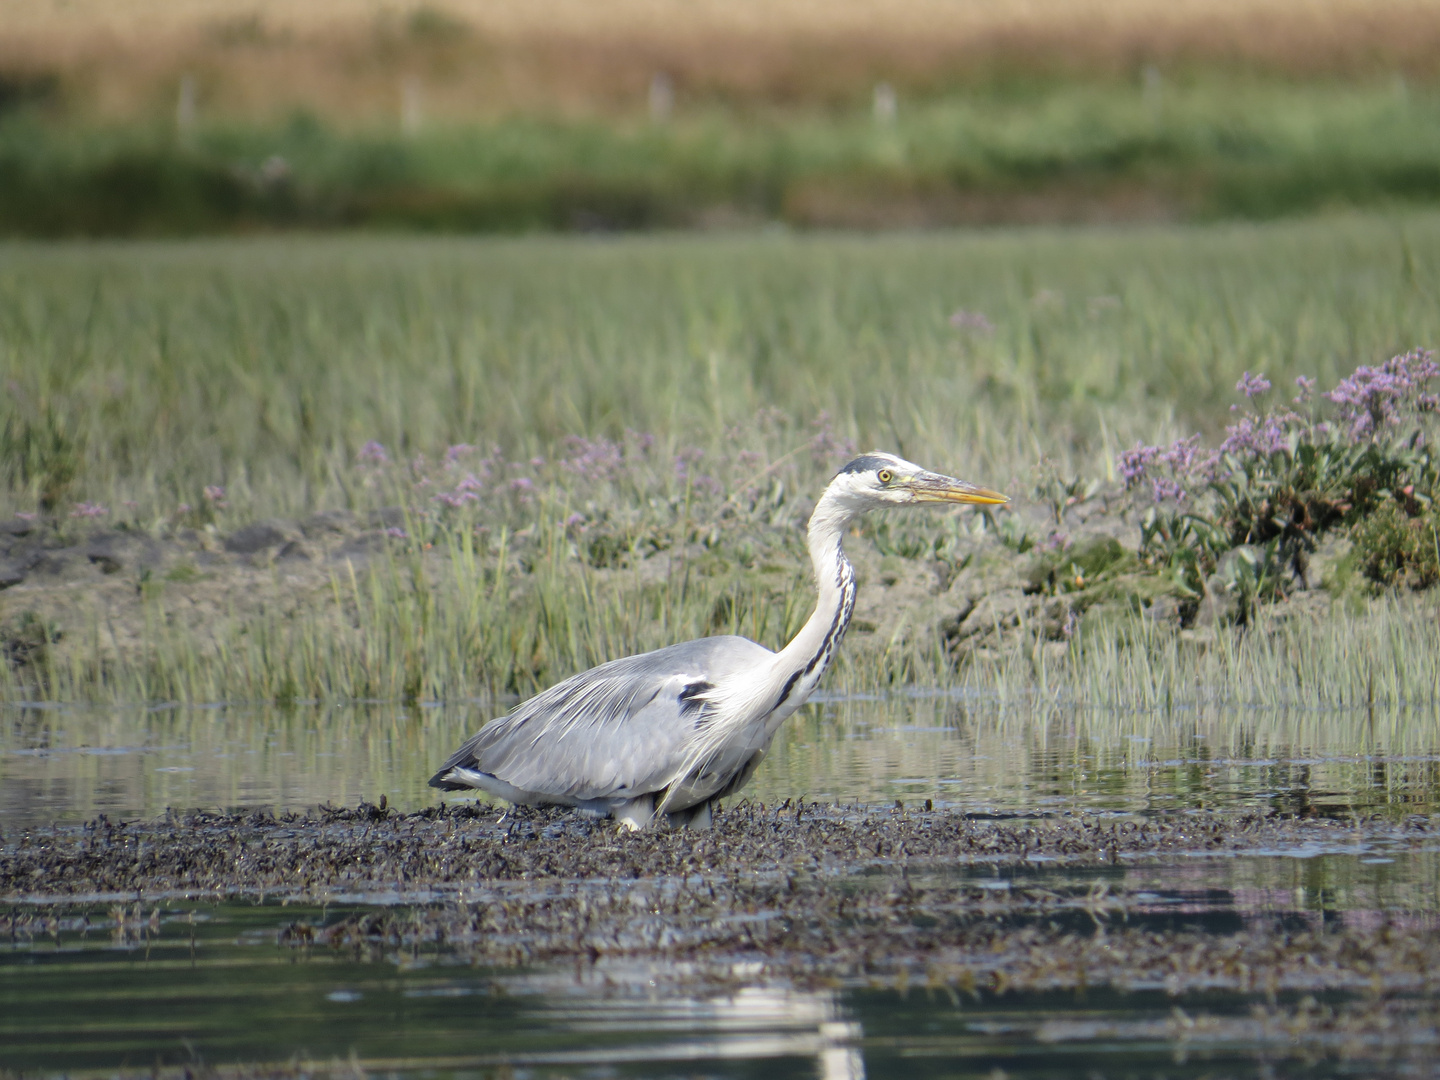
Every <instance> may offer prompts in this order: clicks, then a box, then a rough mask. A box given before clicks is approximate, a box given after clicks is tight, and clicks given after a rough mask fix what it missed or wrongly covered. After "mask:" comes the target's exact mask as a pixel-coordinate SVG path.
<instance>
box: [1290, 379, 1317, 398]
mask: <svg viewBox="0 0 1440 1080" xmlns="http://www.w3.org/2000/svg"><path fill="white" fill-rule="evenodd" d="M1295 386H1296V389H1297V391H1298V393H1296V395H1295V397H1294V398H1293V399H1292V400H1293V401H1294V403H1295V404H1296V405H1304V404H1305V402H1307V401H1309V400H1310V398H1311V397H1312V396H1313V395H1314V393H1315V380H1314V379H1312V378H1310V377H1309V376H1308V375H1296V376H1295Z"/></svg>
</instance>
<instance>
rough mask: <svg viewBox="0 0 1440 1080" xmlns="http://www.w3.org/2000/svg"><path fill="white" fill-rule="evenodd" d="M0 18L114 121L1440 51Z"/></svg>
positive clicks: (1130, 5) (1214, 16)
mask: <svg viewBox="0 0 1440 1080" xmlns="http://www.w3.org/2000/svg"><path fill="white" fill-rule="evenodd" d="M0 28H3V29H0V105H3V104H4V99H5V98H7V97H8V98H10V99H12V100H13V99H15V98H17V97H26V96H29V97H44V98H47V99H48V100H50V101H51V102H52V103H53V104H54V106H55V107H56V108H57V109H61V110H63V111H64V112H66V113H68V114H70V115H80V116H91V117H97V118H112V119H113V118H135V117H140V116H146V115H156V114H158V113H159V112H161V111H164V112H167V113H169V112H173V110H174V108H175V103H176V98H177V87H178V85H179V83H180V80H181V79H182V78H183V77H185V76H189V77H190V78H191V79H193V80H194V81H193V84H192V85H193V86H194V87H195V92H196V95H197V100H198V105H199V107H200V108H202V109H204V110H206V111H207V113H208V114H209V115H212V116H213V115H229V116H236V117H251V118H255V117H260V116H265V115H274V114H275V113H277V112H285V111H289V110H292V109H294V108H295V107H297V106H298V107H305V108H308V109H312V110H314V111H316V112H318V113H320V114H321V115H324V116H327V117H330V118H333V119H351V120H365V119H374V118H377V117H381V116H388V117H393V116H394V115H395V113H396V110H397V108H399V99H400V97H401V89H400V86H401V84H402V83H403V82H404V81H405V80H411V85H412V86H414V85H423V93H424V107H425V110H426V114H427V116H434V117H437V118H448V119H457V120H463V119H476V118H485V117H491V116H496V115H504V114H507V113H513V112H516V111H541V112H556V111H558V112H563V113H569V114H575V113H605V114H613V113H617V112H620V113H623V112H635V113H640V112H642V111H643V110H644V109H645V107H646V100H647V91H648V89H649V87H650V86H651V80H652V79H653V78H654V77H655V75H656V74H657V73H662V74H663V75H664V76H666V77H667V78H668V79H669V80H670V81H671V84H672V85H673V87H674V88H675V93H676V96H677V101H678V103H680V104H684V103H685V102H686V101H693V100H717V99H718V100H724V101H728V102H739V103H747V102H748V103H780V104H784V103H791V102H819V103H825V102H842V101H854V100H856V99H857V97H860V96H862V95H868V94H869V92H870V90H871V87H872V86H873V84H874V82H875V81H877V80H881V79H883V80H888V81H890V82H892V83H893V84H894V85H895V86H896V87H897V88H899V89H900V90H901V91H902V92H916V93H926V92H930V91H934V90H937V89H941V88H943V87H946V86H956V85H965V84H967V83H977V82H992V83H993V82H994V81H996V80H1005V79H1013V78H1016V77H1033V76H1036V75H1042V76H1047V77H1048V76H1061V77H1075V76H1084V77H1091V78H1093V77H1107V78H1124V79H1136V78H1138V77H1140V73H1141V72H1142V71H1143V70H1144V69H1145V68H1146V67H1147V66H1148V65H1154V66H1156V67H1157V68H1159V69H1161V70H1163V71H1164V72H1165V73H1166V74H1167V76H1168V75H1170V74H1172V73H1179V72H1183V71H1184V70H1186V69H1187V68H1190V67H1195V66H1207V67H1213V66H1216V65H1220V66H1222V67H1225V68H1233V69H1234V70H1237V71H1248V72H1257V71H1258V72H1265V73H1272V74H1281V75H1287V76H1295V77H1306V78H1310V77H1324V76H1347V77H1356V76H1375V75H1383V76H1387V77H1388V76H1393V75H1395V74H1403V75H1404V76H1405V77H1407V78H1409V79H1415V80H1426V79H1428V78H1430V77H1431V76H1432V75H1433V74H1434V72H1435V68H1436V61H1437V57H1440V2H1437V0H1392V2H1383V3H1377V2H1366V0H1308V2H1307V0H1107V2H1101V0H991V2H976V0H969V2H965V0H912V2H910V3H907V4H903V5H896V4H891V5H882V4H879V3H876V2H875V0H834V2H831V3H824V4H821V3H818V2H813V0H769V2H762V0H694V2H691V0H615V2H612V3H607V4H603V5H597V4H593V3H587V2H583V0H539V2H520V0H499V2H489V0H444V2H443V3H440V4H435V5H423V4H422V5H415V4H388V3H379V2H376V0H326V2H323V3H315V4H307V5H296V4H293V3H286V2H282V0H251V2H247V3H239V4H237V3H228V2H226V3H222V2H219V0H116V2H101V0H0ZM417 80H418V82H417Z"/></svg>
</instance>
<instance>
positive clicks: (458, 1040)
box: [0, 696, 1440, 1080]
mask: <svg viewBox="0 0 1440 1080" xmlns="http://www.w3.org/2000/svg"><path fill="white" fill-rule="evenodd" d="M490 712H491V710H490V709H487V708H485V707H482V706H478V705H477V706H473V707H455V706H447V707H443V708H441V707H433V708H431V707H419V708H413V709H405V708H401V707H397V706H393V705H372V706H364V707H355V708H348V709H319V708H305V707H300V708H297V709H293V710H289V711H276V710H265V709H256V708H241V707H226V708H211V709H130V710H124V709H121V710H113V709H112V710H83V709H74V710H72V709H10V710H6V711H4V712H0V833H3V834H4V836H5V837H7V838H10V839H12V840H13V839H14V837H16V836H17V835H18V833H19V832H21V831H22V830H24V829H27V828H30V829H33V828H35V827H37V826H49V825H50V824H51V823H57V822H58V823H61V824H62V826H63V825H65V824H67V823H70V824H77V823H80V822H83V821H86V820H88V819H90V818H92V817H94V815H96V814H97V813H105V814H107V815H109V816H110V817H111V818H112V820H115V819H126V818H137V817H150V816H154V815H157V814H159V813H161V812H163V811H164V810H165V808H166V807H241V806H256V807H261V806H263V807H270V808H274V809H277V810H285V809H302V810H303V809H305V808H307V807H311V806H315V805H317V804H320V803H331V804H334V805H354V804H356V803H357V802H359V801H360V800H361V799H366V800H369V801H372V802H374V801H376V800H378V798H379V797H380V796H381V795H384V796H385V797H386V798H387V800H388V802H389V803H390V804H391V805H393V806H395V807H397V808H399V809H402V810H408V809H414V808H419V807H423V806H425V805H429V804H432V803H433V802H434V801H436V799H437V798H438V796H437V793H436V792H434V791H433V790H431V789H430V788H428V787H427V786H426V784H425V781H426V779H427V778H428V776H429V775H430V773H431V771H432V770H433V769H434V767H435V766H436V765H437V764H438V763H439V762H440V761H441V760H443V759H444V757H445V756H446V755H447V754H448V753H449V751H450V750H451V749H453V748H454V746H456V745H458V743H459V742H460V741H462V740H463V739H464V738H465V737H466V736H467V735H468V734H470V733H471V731H472V730H473V729H474V728H475V727H476V726H477V725H478V724H479V723H480V722H481V721H483V719H484V718H485V717H486V716H488V715H490ZM747 794H748V795H749V796H750V797H751V798H752V799H756V800H761V801H765V802H767V803H773V802H776V801H779V800H783V799H785V798H791V797H794V796H797V795H800V794H804V795H805V796H806V797H807V798H808V799H810V800H817V801H820V802H838V803H842V804H849V803H860V804H874V805H881V806H890V805H892V804H893V803H894V802H895V801H896V800H897V799H898V800H902V801H903V802H905V803H907V804H908V805H917V804H920V803H923V802H924V801H925V800H930V801H931V802H932V803H933V804H936V805H939V806H942V807H945V806H949V807H955V808H958V809H962V810H964V811H966V812H968V813H971V814H975V815H981V816H990V817H995V818H1000V819H1011V818H1016V817H1019V818H1024V817H1050V816H1055V815H1064V814H1067V813H1074V812H1084V813H1091V814H1103V815H1110V816H1113V817H1115V818H1117V819H1125V818H1131V819H1134V820H1143V819H1145V818H1147V817H1167V818H1168V817H1173V816H1174V815H1184V814H1187V813H1191V812H1194V811H1199V810H1214V809H1218V810H1227V811H1228V810H1245V809H1253V810H1261V811H1271V812H1273V811H1278V812H1280V813H1283V814H1286V815H1295V816H1298V817H1313V816H1318V817H1330V818H1340V819H1356V818H1363V817H1371V816H1378V817H1380V818H1383V819H1386V820H1390V821H1394V822H1404V821H1406V820H1407V819H1410V818H1411V817H1412V816H1413V815H1417V814H1418V815H1430V814H1433V813H1435V812H1436V810H1437V805H1436V804H1437V800H1440V731H1437V723H1436V720H1435V718H1433V717H1426V716H1418V715H1394V716H1371V715H1368V714H1364V713H1359V714H1355V713H1347V714H1334V713H1316V712H1294V713H1264V714H1262V713H1258V712H1254V711H1247V710H1215V711H1208V712H1207V711H1197V712H1181V713H1176V714H1172V715H1169V716H1147V715H1133V716H1115V715H1092V714H1084V713H1077V712H1073V711H1053V710H1051V711H1037V710H1013V709H1012V710H1008V711H1004V710H999V709H997V708H995V707H994V706H991V705H987V704H986V703H984V702H977V701H963V700H952V699H946V698H939V697H904V696H901V697H895V698H889V699H886V700H882V701H866V700H847V701H833V700H832V701H825V702H819V703H817V704H815V705H812V706H811V707H809V708H807V709H806V710H805V711H804V712H803V713H802V714H800V715H799V716H797V717H796V718H795V719H794V720H793V721H792V722H791V724H790V725H789V727H788V728H787V730H786V733H785V735H784V737H783V738H782V740H781V741H780V742H779V743H778V744H777V746H776V748H775V750H774V752H773V753H772V755H771V757H770V759H769V760H767V762H766V763H765V765H764V766H763V767H762V769H761V771H760V773H759V774H758V775H757V777H756V780H755V782H754V783H753V784H752V786H751V788H750V789H748V790H747ZM1396 836H1397V837H1398V836H1399V834H1396ZM931 873H932V874H935V875H940V876H941V877H947V876H948V878H950V879H956V878H959V879H964V880H968V881H972V882H979V883H981V884H983V885H984V887H986V888H993V889H995V890H997V891H1001V892H1003V891H1004V890H1006V889H1009V888H1012V887H1018V886H1019V885H1027V884H1028V885H1034V884H1036V883H1039V884H1041V885H1043V886H1044V887H1046V888H1052V889H1055V890H1067V889H1073V890H1081V891H1083V890H1085V889H1093V888H1096V887H1097V886H1102V885H1103V886H1105V887H1108V888H1112V889H1124V890H1128V893H1129V895H1130V896H1131V897H1132V901H1131V908H1130V910H1129V914H1128V915H1127V918H1128V919H1133V920H1135V923H1134V925H1136V926H1153V927H1154V928H1155V929H1156V930H1157V931H1175V930H1187V929H1188V930H1189V931H1195V932H1205V933H1212V932H1213V933H1233V932H1235V931H1236V930H1237V929H1243V928H1245V927H1247V926H1252V925H1257V926H1258V925H1275V924H1277V920H1278V922H1279V923H1281V924H1284V925H1293V926H1297V927H1312V928H1314V927H1321V928H1323V927H1328V926H1334V927H1340V928H1344V927H1345V926H1354V927H1366V926H1374V925H1376V924H1377V923H1383V922H1385V921H1386V920H1396V919H1400V920H1408V922H1407V923H1406V925H1427V926H1431V927H1432V928H1434V927H1437V926H1440V901H1437V899H1436V897H1437V893H1440V853H1437V852H1436V851H1434V850H1432V849H1430V848H1428V847H1425V846H1423V845H1422V846H1420V847H1417V846H1415V845H1414V844H1411V843H1407V842H1406V841H1404V839H1403V837H1399V838H1398V839H1391V840H1387V841H1384V842H1365V843H1356V844H1354V845H1347V844H1346V843H1336V844H1332V845H1330V846H1326V847H1315V848H1306V847H1304V846H1295V847H1290V848H1280V849H1275V850H1255V851H1251V852H1249V853H1246V854H1242V855H1239V856H1231V857H1225V858H1204V857H1195V856H1181V857H1177V858H1175V859H1173V860H1171V861H1169V862H1165V863H1158V864H1157V863H1148V862H1147V863H1143V864H1137V865H1122V866H1117V867H1102V868H1095V867H1091V868H1078V869H1077V868H1065V867H1047V866H1045V865H1043V864H1039V865H1035V866H1030V867H1022V868H1018V869H1017V868H1015V867H1010V868H1003V869H1001V870H996V869H994V868H987V867H983V866H982V867H970V868H962V869H954V868H945V867H937V868H933V869H932V871H931ZM881 884H883V883H881ZM921 884H922V885H923V884H924V882H923V881H922V882H921ZM877 887H879V886H878V885H877ZM11 907H12V910H13V909H15V905H13V904H12V905H11ZM44 910H45V912H46V913H47V918H50V919H52V921H51V922H50V923H49V924H47V929H45V930H44V931H43V932H40V933H30V934H25V935H17V936H14V937H12V939H11V940H10V942H9V944H8V945H3V946H0V1068H6V1069H10V1070H15V1071H22V1072H25V1073H39V1074H57V1073H59V1072H62V1071H64V1072H69V1073H74V1072H77V1071H79V1072H84V1071H87V1070H88V1071H95V1072H105V1073H107V1074H108V1073H110V1072H113V1071H115V1070H125V1069H128V1070H133V1071H137V1072H138V1071H146V1072H148V1071H149V1069H150V1068H151V1066H152V1065H154V1064H156V1063H157V1062H158V1063H161V1064H162V1065H173V1066H183V1065H186V1064H187V1063H190V1064H192V1065H193V1064H195V1063H204V1064H209V1065H224V1064H229V1063H240V1062H272V1063H281V1064H283V1063H286V1062H295V1061H301V1062H319V1063H321V1065H322V1066H323V1065H327V1064H335V1063H339V1066H343V1067H344V1068H346V1069H350V1068H351V1065H352V1063H353V1066H354V1069H358V1070H360V1071H364V1072H369V1073H387V1074H395V1075H401V1076H416V1077H421V1076H424V1077H429V1076H467V1077H468V1076H483V1075H492V1074H493V1075H514V1076H533V1077H551V1076H557V1077H558V1076H646V1077H649V1076H655V1077H670V1076H736V1077H739V1076H766V1077H771V1076H774V1077H788V1076H796V1077H802V1076H803V1077H816V1076H819V1077H825V1078H842V1077H851V1078H853V1077H860V1076H866V1077H872V1078H873V1077H891V1076H894V1077H905V1078H906V1080H914V1078H917V1077H932V1076H933V1077H942V1076H977V1077H983V1076H992V1075H1000V1074H1002V1073H1003V1074H1004V1075H1007V1076H1011V1077H1037V1078H1038V1077H1060V1076H1089V1075H1095V1076H1111V1075H1125V1076H1162V1075H1163V1076H1166V1077H1181V1076H1196V1077H1199V1076H1229V1075H1257V1076H1258V1075H1267V1076H1288V1075H1297V1076H1298V1075H1305V1076H1315V1075H1334V1076H1380V1075H1392V1074H1393V1075H1432V1074H1433V1073H1434V1070H1435V1066H1434V1064H1433V1063H1431V1062H1429V1061H1427V1060H1426V1059H1425V1057H1424V1055H1423V1054H1420V1053H1418V1052H1417V1051H1416V1050H1415V1048H1416V1047H1417V1046H1423V1044H1424V1039H1423V1038H1421V1036H1422V1035H1423V1033H1424V1032H1425V1031H1427V1030H1428V1031H1430V1032H1431V1033H1432V1036H1433V1030H1434V1024H1433V1022H1434V1019H1435V1018H1434V1016H1433V1015H1430V1014H1426V1016H1424V1017H1420V1018H1419V1019H1415V1018H1409V1014H1408V1013H1406V1014H1404V1015H1403V1016H1402V1017H1401V1020H1400V1021H1399V1022H1398V1023H1392V1024H1391V1025H1390V1027H1388V1028H1385V1029H1384V1030H1387V1031H1390V1032H1392V1035H1393V1032H1395V1031H1400V1032H1410V1033H1411V1034H1413V1035H1414V1036H1415V1037H1414V1038H1410V1037H1409V1036H1406V1037H1405V1038H1401V1039H1400V1040H1399V1042H1398V1043H1397V1044H1396V1045H1397V1046H1398V1047H1399V1049H1395V1048H1394V1047H1392V1048H1391V1049H1390V1050H1388V1051H1386V1052H1385V1053H1383V1054H1380V1055H1379V1056H1378V1057H1377V1056H1375V1054H1373V1053H1368V1052H1367V1053H1366V1054H1362V1055H1360V1056H1359V1057H1356V1056H1355V1054H1354V1053H1351V1052H1349V1051H1343V1047H1342V1048H1340V1049H1337V1047H1339V1046H1340V1044H1339V1043H1335V1044H1334V1045H1331V1044H1330V1043H1326V1042H1325V1041H1324V1040H1323V1039H1321V1040H1320V1041H1318V1042H1316V1043H1315V1044H1314V1046H1313V1047H1311V1048H1310V1049H1309V1050H1307V1052H1306V1054H1304V1055H1300V1056H1295V1055H1294V1054H1292V1052H1291V1051H1290V1050H1287V1047H1289V1046H1290V1045H1291V1043H1292V1042H1293V1040H1292V1039H1291V1036H1290V1035H1288V1034H1286V1032H1287V1031H1288V1030H1289V1029H1287V1028H1284V1026H1283V1024H1282V1022H1281V1021H1280V1020H1267V1019H1265V1017H1264V1016H1260V1015H1259V1013H1257V1010H1260V1011H1262V1012H1263V1011H1264V1010H1266V1009H1268V1010H1271V1011H1272V1012H1273V1013H1274V1014H1275V1015H1276V1016H1279V1015H1281V1014H1284V1015H1286V1016H1289V1017H1291V1019H1290V1020H1286V1021H1284V1023H1290V1024H1292V1025H1293V1023H1294V1020H1293V1017H1294V1016H1295V1015H1303V1014H1305V1010H1307V1009H1308V1010H1311V1011H1312V1012H1313V1011H1314V1010H1320V1011H1322V1012H1323V1011H1324V1010H1332V1011H1333V1010H1337V1009H1338V1010H1343V1009H1345V1008H1348V1007H1350V1006H1351V1005H1353V1004H1354V1003H1355V1001H1356V999H1355V997H1354V995H1351V996H1349V997H1347V996H1345V995H1331V996H1329V997H1327V996H1326V995H1324V994H1322V995H1320V996H1319V1000H1318V1001H1312V1002H1306V1001H1305V1000H1303V997H1304V996H1303V995H1299V994H1290V995H1286V994H1283V993H1282V994H1280V995H1278V996H1275V997H1271V998H1266V999H1263V1000H1260V999H1257V998H1256V997H1254V996H1253V995H1240V994H1234V993H1223V992H1214V993H1208V994H1197V993H1189V994H1185V995H1183V996H1182V997H1180V998H1176V997H1174V996H1172V995H1171V994H1169V993H1167V992H1166V991H1165V990H1164V988H1162V987H1148V988H1147V987H1139V988H1135V989H1132V990H1130V991H1129V992H1126V993H1120V992H1117V991H1114V990H1110V989H1091V990H1088V991H1085V992H1076V991H1073V990H1068V991H1063V992H1061V991H1056V992H1026V993H997V992H995V991H994V990H993V989H977V990H975V991H974V992H972V993H961V994H957V993H955V991H953V990H951V989H945V988H943V987H942V988H937V987H930V988H927V987H925V986H909V987H905V986H870V985H861V984H854V985H850V984H846V985H820V986H812V985H797V984H793V983H787V982H784V981H779V980H776V979H774V978H771V977H769V976H767V973H766V972H765V971H764V969H763V967H762V966H761V965H758V964H754V963H749V962H747V963H748V966H747V964H746V963H741V964H738V966H737V967H736V968H735V970H734V971H733V972H732V973H731V976H732V977H731V978H730V980H729V981H728V982H727V983H726V984H725V985H723V986H715V985H696V986H688V985H686V983H685V981H684V979H683V978H677V973H676V972H674V971H670V970H666V969H664V968H663V967H660V968H656V967H653V966H646V965H645V964H640V963H635V964H625V963H621V962H618V961H606V962H603V963H600V964H597V965H594V966H590V967H587V968H585V969H584V970H580V969H573V968H565V969H562V970H556V969H551V968H545V967H541V968H536V969H487V968H479V967H475V966H472V965H471V964H470V963H469V962H467V961H465V960H464V959H463V957H457V956H455V955H450V954H447V952H446V951H445V950H442V949H437V948H428V947H423V946H419V945H417V946H415V947H412V948H408V949H407V948H399V947H395V948H388V947H387V948H384V949H379V950H368V951H365V952H364V953H363V954H362V953H361V952H358V951H351V950H336V949H328V948H326V949H322V948H318V947H317V948H305V949H296V948H293V947H289V946H286V945H282V944H280V943H279V942H280V934H281V931H282V929H283V928H284V927H285V926H287V925H289V924H291V923H294V922H297V921H300V922H305V921H308V922H312V923H314V924H316V925H326V924H333V923H334V922H335V921H336V920H338V919H341V918H344V917H345V916H346V915H347V914H351V913H354V912H355V911H359V910H364V909H363V907H357V906H355V905H350V906H331V907H329V908H328V909H323V910H322V909H312V908H306V907H301V906H296V905H289V906H284V905H280V904H276V903H273V902H270V903H264V904H247V903H233V902H227V903H215V902H207V901H206V900H204V899H203V898H191V899H177V900H172V901H170V902H168V903H165V904H159V905H144V906H143V907H141V908H139V909H127V908H125V907H124V906H123V905H122V906H119V907H117V905H116V904H115V902H114V901H113V900H108V901H98V902H91V903H84V904H78V905H69V906H59V907H52V906H46V907H45V909H44ZM1080 922H1081V923H1083V922H1084V919H1083V918H1081V919H1080ZM1077 932H1086V928H1085V927H1084V926H1078V928H1077ZM657 963H658V962H657ZM681 974H682V975H683V973H681ZM1391 1006H1393V1007H1394V1008H1396V1009H1400V1010H1401V1011H1402V1013H1403V1011H1404V1009H1408V1008H1412V1007H1415V1008H1419V1007H1420V1006H1418V1005H1415V1004H1414V1003H1413V1002H1411V1003H1408V1004H1407V1003H1406V1002H1404V1001H1395V1002H1390V1001H1389V999H1387V1007H1391ZM1297 1010H1299V1013H1298V1014H1297V1012H1296V1011H1297ZM1427 1025H1429V1026H1428V1027H1427ZM1367 1030H1369V1029H1367ZM1376 1030H1380V1028H1377V1029H1376ZM1387 1037H1389V1036H1387ZM1337 1038H1338V1036H1337ZM1407 1040H1408V1041H1407ZM1392 1041H1393V1040H1392ZM1347 1045H1348V1044H1347ZM1367 1045H1368V1044H1367ZM1386 1045H1389V1044H1386ZM354 1069H352V1071H354ZM497 1070H498V1071H497ZM506 1070H508V1072H507V1071H506Z"/></svg>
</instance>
